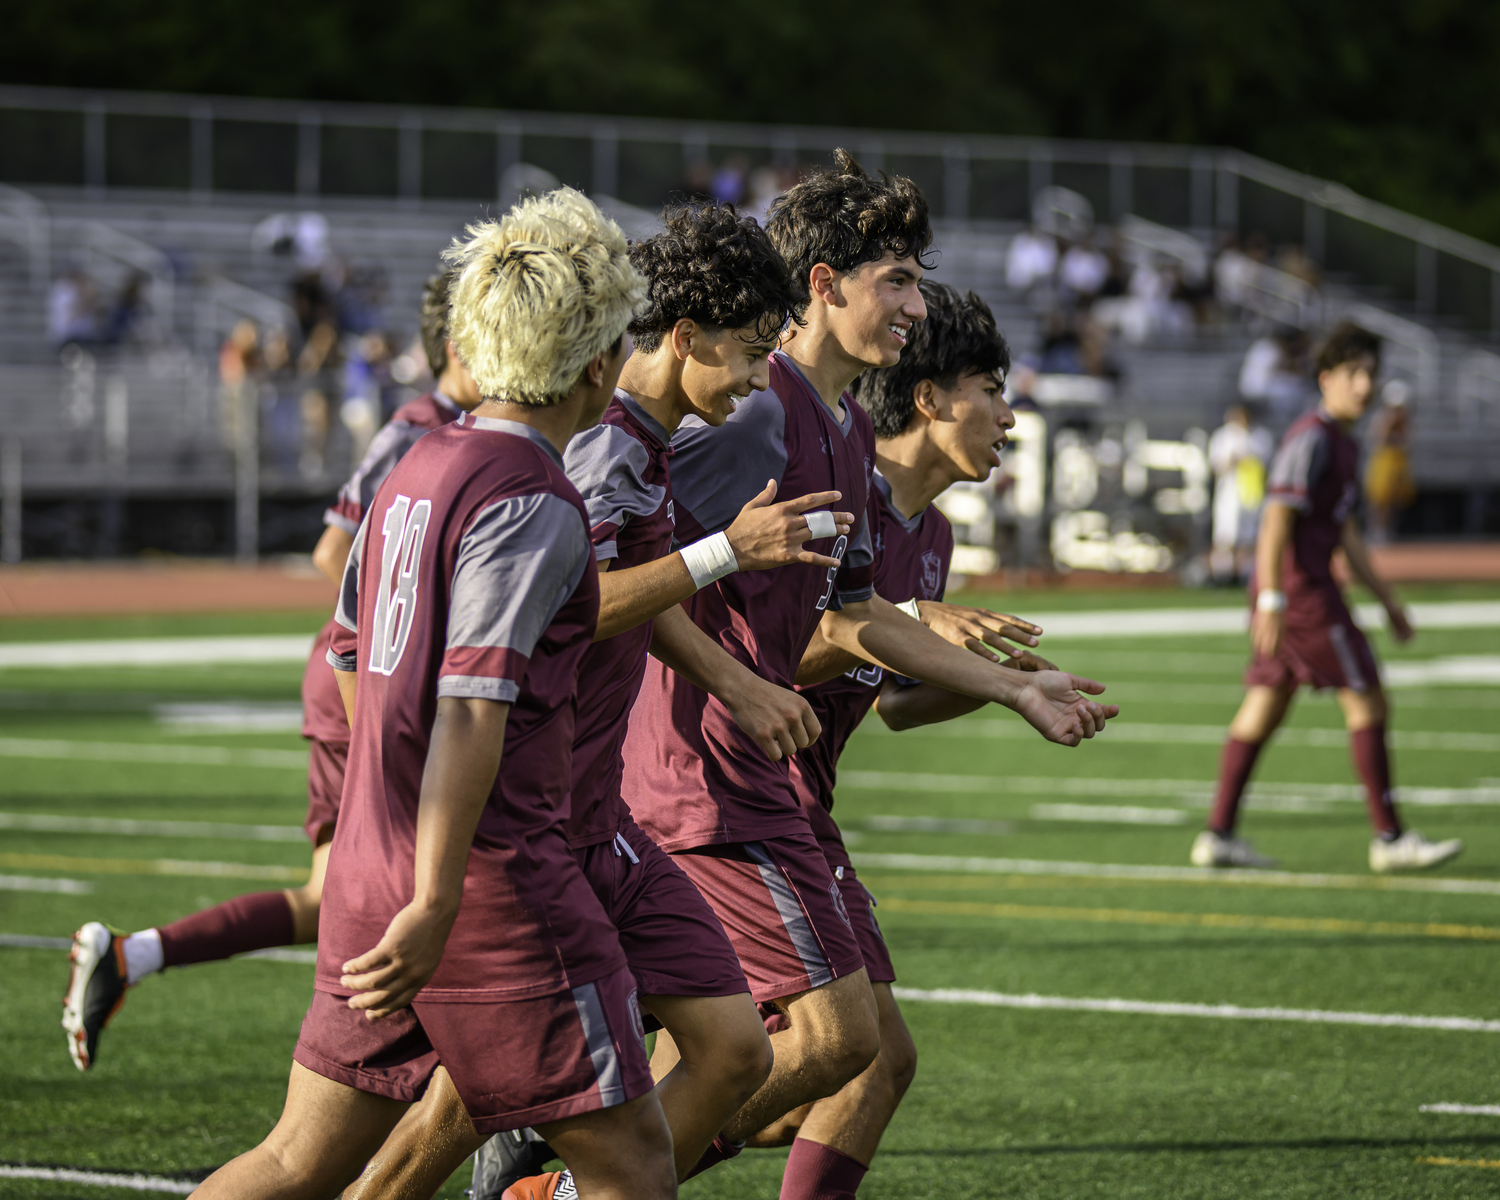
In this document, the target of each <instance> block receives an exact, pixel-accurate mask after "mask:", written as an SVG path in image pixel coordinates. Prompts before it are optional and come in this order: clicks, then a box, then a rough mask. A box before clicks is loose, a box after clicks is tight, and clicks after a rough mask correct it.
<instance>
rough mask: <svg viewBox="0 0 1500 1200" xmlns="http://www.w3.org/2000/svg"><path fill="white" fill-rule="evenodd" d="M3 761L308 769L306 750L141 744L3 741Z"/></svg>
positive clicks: (0, 753)
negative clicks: (51, 760)
mask: <svg viewBox="0 0 1500 1200" xmlns="http://www.w3.org/2000/svg"><path fill="white" fill-rule="evenodd" d="M0 758H60V759H73V760H79V759H86V760H88V761H89V762H133V763H159V764H163V765H168V766H189V767H278V768H281V767H284V768H286V769H288V770H299V771H305V770H307V751H305V750H240V749H233V748H231V747H229V746H169V745H165V744H162V743H149V742H148V743H139V742H65V741H55V740H52V739H50V738H0Z"/></svg>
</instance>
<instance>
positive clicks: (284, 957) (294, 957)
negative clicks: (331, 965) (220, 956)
mask: <svg viewBox="0 0 1500 1200" xmlns="http://www.w3.org/2000/svg"><path fill="white" fill-rule="evenodd" d="M240 957H241V958H263V959H265V960H266V961H268V962H283V963H316V962H317V961H318V952H317V951H316V950H292V949H289V948H286V947H277V948H276V949H274V950H252V951H250V953H248V954H242V955H240Z"/></svg>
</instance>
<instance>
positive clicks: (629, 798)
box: [624, 351, 875, 850]
mask: <svg viewBox="0 0 1500 1200" xmlns="http://www.w3.org/2000/svg"><path fill="white" fill-rule="evenodd" d="M770 367H771V380H770V387H769V389H767V390H766V391H763V392H755V393H752V394H751V395H750V396H748V397H747V398H746V399H745V400H744V401H742V402H741V403H740V404H739V406H738V407H737V408H736V409H735V411H734V412H733V413H732V414H731V415H730V417H729V420H728V421H727V422H726V423H725V424H724V425H723V426H722V427H720V428H717V429H716V428H713V427H711V426H708V425H706V424H704V423H703V422H702V421H701V420H698V419H697V418H695V417H689V418H688V419H687V420H685V421H684V422H683V424H682V427H681V428H679V429H678V430H677V432H676V433H675V434H674V435H673V436H672V448H673V451H674V454H673V459H672V494H673V499H674V501H675V504H676V515H677V542H678V543H679V544H681V543H687V542H692V541H696V540H697V539H699V538H702V537H705V536H707V535H709V534H712V533H717V532H719V531H720V530H723V529H726V528H728V527H729V525H730V524H731V523H732V522H733V521H734V519H735V517H736V516H737V515H738V514H739V511H740V509H741V508H743V507H744V505H745V503H746V502H747V501H749V500H751V499H752V498H753V497H754V496H755V495H756V494H757V493H759V492H761V491H762V490H763V489H764V488H765V486H766V482H767V481H768V480H772V479H774V480H775V481H776V482H777V484H778V485H779V486H778V491H777V494H776V498H777V499H778V500H791V499H795V498H796V497H798V496H804V495H807V494H809V493H811V492H821V491H830V490H833V491H838V492H840V493H842V499H841V500H839V501H838V502H837V503H836V504H835V505H832V506H830V507H834V508H836V509H840V510H842V511H845V512H854V513H856V514H860V515H859V517H858V518H857V522H856V526H855V529H854V530H853V531H852V536H848V537H838V538H822V539H818V540H815V541H810V542H808V543H806V545H807V547H808V548H809V549H812V550H815V551H817V552H819V553H822V554H826V555H828V556H829V557H831V558H837V559H839V560H840V561H841V563H842V566H840V567H832V568H830V567H818V566H811V565H807V564H803V563H793V564H790V565H788V566H784V567H776V568H773V569H772V570H769V571H743V572H737V573H735V574H732V575H727V576H725V577H724V578H723V579H721V580H719V581H718V582H717V583H714V584H710V585H709V586H708V587H706V588H703V589H702V590H701V591H699V592H698V593H696V594H695V595H694V596H693V597H692V598H691V599H690V600H688V601H687V603H686V605H685V607H686V609H687V611H688V614H689V616H691V617H692V619H693V621H694V622H695V623H696V624H697V626H698V627H699V628H700V629H702V630H703V631H704V632H705V633H706V634H708V636H709V637H711V638H713V639H714V640H715V641H717V642H718V643H719V645H721V646H722V647H723V648H724V649H725V650H726V651H728V653H729V654H731V655H733V656H734V657H735V658H737V659H739V660H740V662H742V663H744V664H745V665H746V666H747V667H749V668H750V669H751V670H753V671H755V672H756V673H757V674H759V675H760V676H762V677H763V678H765V679H768V680H770V681H771V682H772V683H775V684H779V685H781V686H783V687H790V686H791V685H792V680H793V679H794V678H795V677H796V673H797V665H798V663H800V662H801V660H802V654H803V652H804V651H805V650H806V649H807V645H808V643H809V642H810V641H811V640H812V635H813V631H814V630H815V629H816V628H817V625H818V621H819V619H820V618H821V617H822V615H823V612H824V611H825V610H826V609H827V608H828V607H829V606H830V605H831V606H833V607H835V608H837V607H838V606H840V605H841V604H842V603H845V602H848V603H855V602H858V601H862V600H867V599H869V597H870V595H871V594H872V592H873V590H874V582H873V577H874V570H873V558H874V552H873V549H872V547H871V543H870V532H869V530H868V528H867V526H866V523H865V521H864V519H863V514H864V510H865V500H866V496H867V493H868V489H869V482H870V470H871V466H872V464H873V462H874V455H875V433H874V429H873V427H872V426H871V424H870V418H869V417H868V416H867V415H866V414H865V412H864V410H863V409H861V408H860V407H859V406H858V405H857V404H855V403H854V401H853V399H852V398H851V397H850V396H849V395H848V394H847V393H846V394H845V395H844V396H843V398H842V404H843V410H844V417H843V420H842V421H840V420H839V419H838V418H837V417H836V416H835V415H834V413H833V412H832V411H830V409H829V408H828V406H827V405H826V404H824V403H823V402H822V400H821V399H819V397H818V394H817V392H816V391H815V390H814V389H813V386H812V384H811V383H809V382H808V381H807V379H806V378H805V377H804V376H803V374H802V372H801V371H799V370H798V369H797V367H796V366H795V365H794V364H793V363H792V361H791V359H789V358H788V357H786V355H784V354H782V353H780V352H779V351H778V352H775V353H773V354H772V355H771V364H770ZM625 766H626V770H625V776H624V794H625V801H626V803H628V804H629V805H630V810H631V812H632V814H633V815H634V816H635V819H636V821H637V822H639V823H640V825H641V826H642V827H643V828H644V829H645V830H646V832H647V833H649V834H650V835H651V837H652V838H654V839H655V840H656V841H657V842H658V843H659V844H660V845H661V846H662V847H663V848H664V849H667V850H683V849H688V848H690V847H694V846H705V845H712V844H715V843H724V842H748V841H759V840H762V839H765V838H771V837H778V836H781V835H783V834H789V833H796V832H799V831H805V830H806V828H807V822H806V818H805V817H804V816H803V815H802V813H801V811H800V808H799V806H798V803H797V793H796V789H795V788H794V787H793V786H792V782H791V779H790V778H789V776H788V766H787V763H786V762H785V760H783V761H782V762H779V763H773V762H772V761H771V760H770V759H769V758H767V757H766V754H765V751H763V750H762V749H761V748H760V747H759V746H758V745H757V744H756V743H755V742H753V741H751V740H750V738H749V737H747V736H746V735H745V734H744V733H742V732H741V731H740V728H739V726H737V725H736V724H735V723H734V719H733V718H732V717H731V716H730V715H729V712H728V710H727V709H725V707H724V706H723V705H722V704H721V703H720V702H719V701H718V700H716V699H714V698H713V697H711V696H709V695H708V694H707V693H706V692H704V691H702V690H700V689H698V688H696V687H694V686H693V685H692V684H690V683H688V682H687V681H686V680H685V679H683V678H681V677H680V676H678V675H676V674H675V673H673V672H671V671H669V670H668V669H667V668H666V667H665V666H663V665H662V664H661V663H660V662H658V661H656V660H655V659H651V660H650V661H648V663H647V664H646V675H645V681H644V683H643V684H642V686H641V693H640V696H639V698H638V699H637V700H636V704H635V707H634V709H633V710H632V711H631V714H630V731H629V733H628V734H627V736H626V739H625Z"/></svg>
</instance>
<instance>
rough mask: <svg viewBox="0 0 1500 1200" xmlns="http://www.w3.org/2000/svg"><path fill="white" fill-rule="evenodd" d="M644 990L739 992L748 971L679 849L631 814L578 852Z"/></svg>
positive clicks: (694, 993)
mask: <svg viewBox="0 0 1500 1200" xmlns="http://www.w3.org/2000/svg"><path fill="white" fill-rule="evenodd" d="M577 853H578V863H579V866H581V867H582V868H583V874H584V877H585V878H586V879H587V880H588V881H589V886H590V887H592V888H593V889H594V894H595V895H596V896H598V897H599V902H600V903H601V904H602V905H604V911H605V912H606V913H607V914H608V915H609V919H610V923H611V924H613V925H614V927H615V929H617V930H618V931H619V934H620V949H622V950H624V951H625V960H626V961H627V962H628V963H629V964H630V970H631V972H632V973H633V974H634V975H635V980H636V983H637V984H638V985H639V986H640V989H641V995H643V996H737V995H739V994H740V993H741V992H748V991H749V990H750V985H749V984H748V983H746V982H745V972H744V970H743V968H741V966H740V960H739V959H738V958H737V957H735V953H734V947H733V946H731V945H730V944H729V938H728V936H727V935H726V934H725V933H724V926H723V925H721V924H719V918H718V917H716V916H715V915H714V910H713V909H712V908H710V907H709V905H708V901H707V900H705V899H704V898H703V893H702V892H700V891H699V890H698V889H697V888H695V887H694V886H693V884H692V881H691V880H690V879H688V877H687V875H686V874H684V873H683V870H682V868H681V867H679V866H678V865H677V864H676V863H675V862H673V861H672V856H671V855H670V854H668V853H667V852H666V851H665V850H663V849H662V848H661V847H660V846H658V845H657V844H656V843H655V842H653V841H652V840H651V839H650V838H649V837H647V836H646V834H645V833H644V832H643V831H642V830H641V828H640V826H638V825H637V824H636V823H635V822H634V821H632V820H631V819H630V818H629V817H626V818H625V821H624V822H623V823H622V824H621V826H620V828H619V829H618V830H617V831H616V833H615V837H614V840H613V841H608V842H600V843H598V844H597V845H593V846H585V847H583V848H582V849H580V850H579V851H578V852H577Z"/></svg>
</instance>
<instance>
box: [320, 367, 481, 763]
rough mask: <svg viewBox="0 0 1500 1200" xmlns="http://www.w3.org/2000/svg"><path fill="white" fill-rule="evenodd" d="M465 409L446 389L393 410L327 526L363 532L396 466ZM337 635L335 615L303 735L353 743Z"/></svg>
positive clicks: (324, 633) (325, 632) (323, 641)
mask: <svg viewBox="0 0 1500 1200" xmlns="http://www.w3.org/2000/svg"><path fill="white" fill-rule="evenodd" d="M461 412H463V409H461V408H459V406H458V405H457V404H455V403H454V402H453V401H452V400H450V399H449V398H448V397H447V396H445V395H443V393H442V392H432V393H430V394H429V395H426V396H418V397H417V398H416V399H415V400H411V401H408V402H407V403H406V404H403V405H402V406H401V407H400V408H398V409H397V410H396V411H395V412H394V413H392V414H391V419H390V420H389V421H388V422H386V424H385V426H384V427H383V428H382V429H381V430H380V432H379V433H377V434H376V435H375V436H374V438H373V439H371V441H370V448H369V450H367V451H366V452H365V456H364V458H363V459H362V460H361V461H360V464H359V466H357V467H356V468H355V469H354V474H353V475H351V476H349V481H348V482H347V483H346V484H344V486H343V487H341V488H340V489H339V495H338V499H337V500H336V501H335V502H334V505H333V507H332V508H330V509H328V510H327V511H326V512H325V513H324V514H323V524H325V525H336V526H337V527H338V528H340V529H342V530H343V531H344V532H345V533H348V534H350V535H353V534H355V533H358V532H359V523H360V522H361V521H363V520H364V519H365V510H366V509H367V508H368V507H369V505H370V501H371V500H373V499H374V498H375V492H376V490H377V489H378V488H379V487H380V485H381V484H382V483H384V482H385V477H386V476H387V475H389V474H390V473H391V468H392V467H394V466H395V465H396V464H397V463H398V462H400V461H401V459H402V457H403V456H404V455H405V454H406V452H407V451H408V450H410V449H411V448H412V447H413V446H415V445H416V444H417V439H418V438H419V437H421V436H422V435H423V434H424V433H427V432H428V431H429V430H432V429H436V428H438V426H440V425H446V424H448V422H449V421H452V420H454V419H455V418H456V417H457V416H458V415H459V414H460V413H461ZM332 635H333V618H332V617H330V618H329V620H328V624H327V625H325V626H323V628H322V630H321V631H320V632H319V633H318V637H317V640H316V641H315V642H314V643H313V648H312V656H311V657H310V658H309V659H308V660H307V669H306V670H305V671H304V672H303V673H302V736H303V737H305V738H313V739H315V740H316V741H320V742H332V743H334V744H335V745H344V744H346V743H347V742H348V741H349V719H348V717H346V716H345V715H344V702H343V700H342V699H340V697H339V687H338V683H337V682H335V680H334V678H333V669H332V668H331V667H330V666H329V665H328V639H329V638H330V637H331V636H332Z"/></svg>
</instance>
